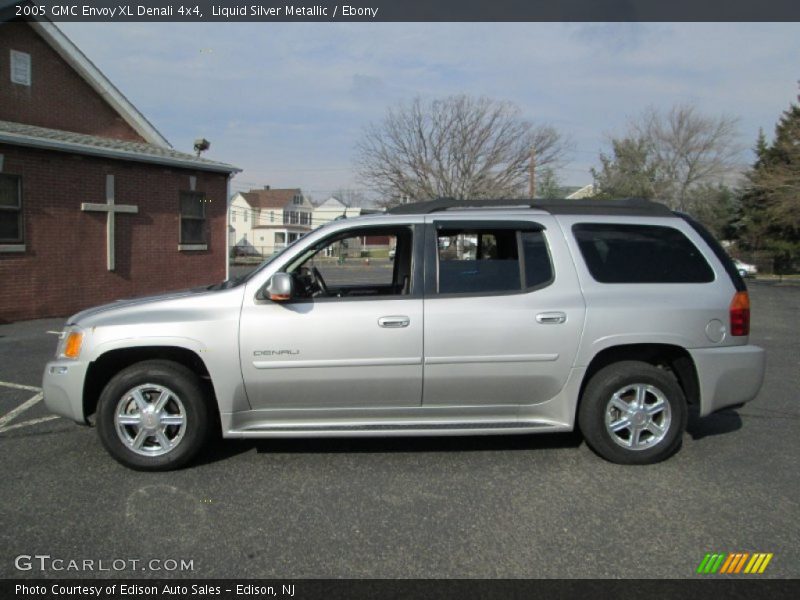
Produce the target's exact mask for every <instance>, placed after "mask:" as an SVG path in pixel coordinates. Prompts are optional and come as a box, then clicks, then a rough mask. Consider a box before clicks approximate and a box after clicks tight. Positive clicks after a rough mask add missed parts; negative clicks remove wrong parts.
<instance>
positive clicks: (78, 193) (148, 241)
mask: <svg viewBox="0 0 800 600" xmlns="http://www.w3.org/2000/svg"><path fill="white" fill-rule="evenodd" d="M0 154H3V155H4V157H5V160H4V166H3V172H4V173H9V174H15V175H20V176H21V177H22V195H23V207H24V226H25V245H26V251H25V252H24V253H19V254H17V253H2V252H0V322H3V321H16V320H22V319H31V318H41V317H50V316H68V315H70V314H72V313H75V312H77V311H79V310H82V309H84V308H87V307H90V306H94V305H97V304H101V303H105V302H111V301H113V300H116V299H119V298H130V297H134V296H143V295H148V294H154V293H159V292H164V291H170V290H178V289H184V288H189V287H196V286H200V285H205V284H210V283H214V282H217V281H222V280H223V279H224V278H225V264H226V260H227V253H226V245H225V234H226V227H227V223H226V201H225V197H226V193H227V177H226V175H224V174H216V173H204V172H200V171H194V170H187V169H171V168H167V167H163V166H158V165H147V164H144V163H133V162H124V161H114V160H105V159H101V158H93V157H82V156H77V155H72V154H66V153H60V152H51V151H43V150H35V149H29V148H22V147H16V146H10V145H4V144H0ZM109 173H110V174H113V175H114V176H115V202H116V203H117V204H134V205H137V206H138V207H139V214H135V215H134V214H117V216H116V271H114V272H110V271H108V270H107V269H106V215H105V213H94V212H83V211H81V209H80V206H81V203H82V202H98V203H104V202H105V181H106V174H109ZM191 175H194V176H196V177H197V188H196V189H197V191H200V192H204V193H205V194H206V197H207V198H208V199H209V200H210V202H209V203H208V204H207V205H206V216H207V227H208V232H207V235H208V250H207V251H188V252H187V251H178V243H179V235H180V233H179V231H180V214H179V193H180V192H181V191H187V190H189V177H190V176H191Z"/></svg>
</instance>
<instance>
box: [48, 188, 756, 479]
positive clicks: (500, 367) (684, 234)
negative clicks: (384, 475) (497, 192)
mask: <svg viewBox="0 0 800 600" xmlns="http://www.w3.org/2000/svg"><path fill="white" fill-rule="evenodd" d="M369 236H378V237H381V238H386V239H388V243H389V245H390V247H392V248H395V257H394V261H392V263H391V268H387V269H385V270H382V271H377V272H376V271H375V268H374V267H367V266H364V267H363V268H356V267H354V266H353V265H350V264H343V263H339V262H338V261H332V260H330V256H331V255H332V253H331V249H334V250H335V249H337V248H341V247H347V245H348V244H349V243H351V242H352V243H353V244H355V242H356V241H357V240H358V239H363V238H364V237H369ZM749 332H750V301H749V297H748V293H747V287H746V285H745V283H744V281H743V280H742V278H741V276H740V272H739V271H738V270H737V268H736V267H735V266H734V263H733V262H732V261H731V259H730V257H729V256H728V255H727V254H726V252H725V250H724V249H723V248H722V247H721V246H720V245H719V243H718V242H717V241H716V240H715V239H714V237H713V236H712V235H711V234H710V233H709V232H708V231H707V230H706V229H705V228H703V226H702V225H700V224H699V223H697V222H696V221H694V220H692V219H691V218H690V217H688V216H686V215H682V214H677V213H673V212H672V211H671V210H669V209H668V208H667V207H666V206H664V205H661V204H657V203H653V202H647V201H642V200H638V201H637V200H623V201H599V200H590V201H581V200H568V201H562V202H558V201H542V202H538V201H524V200H523V201H521V200H503V201H486V200H484V201H474V202H467V201H455V200H437V201H432V202H423V203H419V204H406V205H402V206H400V207H397V208H395V209H392V210H390V211H389V212H388V213H387V214H381V215H371V216H366V217H359V218H355V219H346V220H341V221H334V222H332V223H330V224H327V225H324V226H322V227H320V228H319V229H316V230H315V231H313V232H311V233H309V234H308V235H307V236H305V237H303V238H302V239H300V240H298V241H297V242H295V243H294V244H293V245H291V246H289V247H287V248H286V249H285V250H284V251H283V252H282V253H280V254H277V255H275V256H273V257H271V258H270V259H269V260H268V261H267V262H265V263H264V264H263V265H262V266H261V267H259V268H258V269H256V270H255V271H253V272H252V273H250V274H249V275H248V276H247V277H245V278H243V279H241V280H233V281H226V282H223V283H220V284H217V285H214V286H210V287H209V288H203V289H200V290H193V291H186V292H175V293H171V294H166V295H164V296H160V297H153V298H140V299H135V300H129V301H120V302H116V303H114V304H109V305H106V306H101V307H97V308H93V309H89V310H86V311H84V312H81V313H79V314H77V315H74V316H73V317H70V319H69V320H68V321H67V325H66V328H65V330H64V332H63V335H62V336H61V340H60V343H59V345H58V349H57V350H56V357H55V359H54V360H53V361H52V362H50V363H48V365H47V367H46V369H45V373H44V383H43V388H44V396H45V402H46V403H47V406H48V407H49V408H50V410H51V411H53V412H54V413H56V414H59V415H63V416H65V417H68V418H70V419H73V420H74V421H76V422H78V423H85V424H88V423H94V424H95V425H96V426H97V429H98V433H99V435H100V440H101V441H102V443H103V445H104V446H105V447H106V449H107V450H108V451H109V452H110V453H111V455H112V456H113V457H114V458H116V459H117V460H118V461H120V462H121V463H123V464H125V465H127V466H129V467H132V468H135V469H142V470H167V469H174V468H178V467H181V466H183V465H186V464H188V463H189V461H190V460H191V459H192V458H193V457H194V456H196V455H197V452H198V451H199V450H200V448H202V447H203V445H204V444H205V442H206V440H207V439H208V436H209V435H210V434H211V433H212V430H213V429H216V430H217V431H218V433H221V434H222V436H223V437H226V438H288V437H294V438H311V437H352V436H380V437H385V436H415V435H425V436H429V435H487V434H493V435H497V434H530V433H544V432H559V431H571V430H573V429H574V428H579V429H580V431H581V432H582V433H583V435H584V437H585V439H586V441H587V443H588V444H589V446H590V447H591V448H592V449H593V450H594V451H595V452H596V453H597V454H599V455H600V456H602V457H604V458H606V459H608V460H610V461H613V462H618V463H625V464H648V463H653V462H656V461H659V460H663V459H665V458H667V457H669V456H670V455H672V454H673V453H674V452H676V451H677V449H678V448H679V447H680V444H681V441H682V439H683V434H684V430H685V428H686V422H687V418H688V414H689V405H693V406H694V407H696V409H697V412H698V414H699V415H700V416H701V417H703V416H705V415H708V414H711V413H713V412H715V411H717V410H720V409H722V408H725V407H729V406H735V405H739V404H742V403H744V402H747V401H749V400H752V399H753V398H755V396H756V394H758V391H759V389H760V387H761V383H762V380H763V376H764V351H763V350H762V349H761V348H759V347H757V346H754V345H751V344H749V342H748V335H749ZM711 443H713V442H711ZM705 447H706V448H707V450H706V451H708V445H707V446H705ZM642 481H643V482H645V481H646V480H645V479H644V476H643V480H642ZM643 485H645V483H643Z"/></svg>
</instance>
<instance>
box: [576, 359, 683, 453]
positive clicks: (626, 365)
mask: <svg viewBox="0 0 800 600" xmlns="http://www.w3.org/2000/svg"><path fill="white" fill-rule="evenodd" d="M640 389H641V390H644V392H643V393H642V397H643V398H644V400H643V402H642V408H637V409H636V410H632V411H631V412H624V411H622V410H620V409H618V408H617V406H619V405H620V402H619V400H622V401H623V402H624V403H625V404H626V405H627V404H628V400H629V401H631V402H632V404H631V406H635V405H636V403H635V402H634V400H633V399H634V398H636V397H638V396H637V392H638V391H639V390H640ZM617 392H624V393H623V394H622V395H621V396H620V397H619V398H618V399H617V400H616V401H614V402H612V398H613V397H614V395H615V393H617ZM648 402H649V404H648ZM665 403H666V404H668V407H663V406H664V404H665ZM659 407H663V408H661V410H660V411H658V408H659ZM648 411H649V412H653V413H654V414H653V415H652V416H650V415H648ZM656 411H658V412H656ZM607 415H608V421H609V423H608V425H607ZM687 419H688V409H687V406H686V398H685V396H684V393H683V390H682V389H681V386H680V385H679V384H678V382H677V380H676V379H675V378H674V377H673V376H672V375H671V374H670V373H669V372H667V371H665V370H663V369H659V368H658V367H654V366H653V365H651V364H649V363H645V362H639V361H622V362H617V363H613V364H611V365H608V366H607V367H604V368H602V369H600V370H599V371H598V372H597V373H595V374H594V376H593V377H592V378H591V380H590V381H589V383H588V385H587V386H586V389H585V390H584V392H583V396H582V397H581V402H580V407H579V409H578V426H579V428H580V430H581V432H582V433H583V436H584V438H585V439H586V443H587V444H588V445H589V447H590V448H591V449H592V450H594V451H595V452H596V453H597V454H599V455H600V456H601V457H603V458H605V459H606V460H609V461H611V462H614V463H619V464H625V465H645V464H652V463H656V462H659V461H662V460H664V459H666V458H669V457H670V456H672V455H673V454H674V453H675V452H677V451H678V449H679V448H680V446H681V442H682V438H683V432H684V431H685V430H686V421H687ZM626 422H627V423H629V424H630V426H629V427H625V423H626ZM612 425H615V426H616V427H621V428H620V430H619V431H618V432H617V433H614V432H612V431H611V429H613V427H612ZM647 427H650V428H652V431H651V430H650V429H647ZM636 430H638V431H639V433H638V434H636V433H635V431H636ZM659 432H663V433H659ZM626 438H627V439H626ZM633 440H636V442H633ZM625 443H628V444H630V445H631V447H627V446H625ZM633 446H638V447H639V449H633Z"/></svg>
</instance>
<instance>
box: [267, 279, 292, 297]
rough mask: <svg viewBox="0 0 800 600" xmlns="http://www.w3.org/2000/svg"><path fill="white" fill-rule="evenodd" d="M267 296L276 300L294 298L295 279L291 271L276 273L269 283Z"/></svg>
mask: <svg viewBox="0 0 800 600" xmlns="http://www.w3.org/2000/svg"><path fill="white" fill-rule="evenodd" d="M265 291H266V296H267V298H269V299H270V300H272V301H274V302H286V301H287V300H291V299H292V294H293V292H294V280H293V279H292V276H291V275H289V273H275V274H274V275H273V276H272V277H271V278H270V280H269V283H267V287H266V290H265Z"/></svg>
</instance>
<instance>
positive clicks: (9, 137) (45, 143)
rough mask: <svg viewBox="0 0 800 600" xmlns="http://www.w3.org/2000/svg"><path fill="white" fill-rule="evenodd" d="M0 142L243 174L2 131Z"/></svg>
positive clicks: (215, 166)
mask: <svg viewBox="0 0 800 600" xmlns="http://www.w3.org/2000/svg"><path fill="white" fill-rule="evenodd" d="M0 142H2V143H8V144H14V145H17V146H27V147H30V148H41V149H43V150H54V151H56V152H71V153H78V154H87V155H89V156H99V157H102V158H111V159H115V160H127V161H132V162H142V163H150V164H157V165H167V166H171V167H181V168H184V169H195V170H198V171H213V172H216V173H241V172H242V170H241V169H239V168H238V167H234V166H233V165H226V164H224V163H213V162H212V163H201V162H196V161H193V160H187V159H182V158H174V157H170V156H159V155H157V154H144V153H140V152H130V151H128V150H118V149H114V148H101V147H98V146H91V145H88V144H80V143H76V142H60V141H58V140H49V139H43V138H36V137H31V136H27V135H20V134H16V133H9V132H6V131H0Z"/></svg>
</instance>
